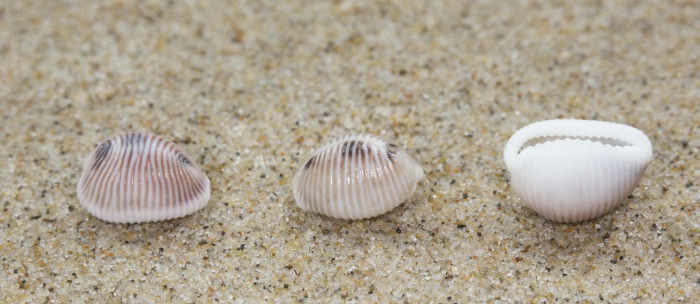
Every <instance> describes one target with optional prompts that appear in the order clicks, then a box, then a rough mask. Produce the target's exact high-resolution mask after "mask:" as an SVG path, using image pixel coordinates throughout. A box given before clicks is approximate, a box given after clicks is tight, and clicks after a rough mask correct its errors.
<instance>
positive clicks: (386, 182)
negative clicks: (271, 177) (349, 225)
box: [292, 134, 423, 219]
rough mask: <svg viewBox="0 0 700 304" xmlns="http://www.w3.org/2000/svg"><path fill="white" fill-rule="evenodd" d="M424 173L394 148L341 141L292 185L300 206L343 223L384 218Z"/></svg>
mask: <svg viewBox="0 0 700 304" xmlns="http://www.w3.org/2000/svg"><path fill="white" fill-rule="evenodd" d="M421 179H423V169H421V167H420V166H419V165H418V164H417V163H416V162H415V161H414V160H413V159H411V157H410V156H409V155H408V153H406V151H405V150H404V149H402V148H401V147H399V146H397V145H396V144H394V143H392V142H390V141H388V140H386V139H383V138H381V137H378V136H374V135H369V134H348V135H344V136H341V137H337V138H335V139H333V140H331V141H330V142H329V143H327V144H326V145H324V146H323V147H321V148H320V149H318V150H317V151H316V152H314V154H313V156H311V158H309V160H308V161H306V162H305V163H304V165H303V166H302V167H301V169H299V171H298V172H297V174H296V175H295V176H294V179H293V180H292V191H293V192H294V198H295V199H296V203H297V205H298V206H299V207H300V208H301V209H304V210H308V211H312V212H317V213H321V214H324V215H327V216H330V217H335V218H340V219H363V218H370V217H374V216H377V215H380V214H383V213H386V212H388V211H390V210H392V209H394V208H395V207H397V206H398V205H400V204H401V203H403V202H404V201H406V200H407V199H408V198H410V197H411V196H412V195H413V193H414V192H415V191H416V184H417V183H418V182H419V181H420V180H421Z"/></svg>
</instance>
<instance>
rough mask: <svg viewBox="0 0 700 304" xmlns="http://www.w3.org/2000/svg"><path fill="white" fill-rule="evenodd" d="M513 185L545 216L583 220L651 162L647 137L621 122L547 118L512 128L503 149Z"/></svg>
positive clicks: (615, 199) (603, 208) (620, 195)
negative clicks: (512, 130)
mask: <svg viewBox="0 0 700 304" xmlns="http://www.w3.org/2000/svg"><path fill="white" fill-rule="evenodd" d="M503 158H504V160H505V163H506V166H507V167H508V171H510V175H511V187H512V188H513V191H514V192H515V193H516V194H517V195H518V196H519V197H520V198H521V199H522V200H523V202H524V203H525V205H527V206H528V207H530V209H532V210H534V211H535V212H537V213H538V214H540V215H542V216H544V217H545V218H547V219H549V220H553V221H557V222H581V221H585V220H589V219H592V218H595V217H598V216H600V215H603V214H605V213H607V212H608V211H610V210H612V209H613V208H615V207H616V206H617V205H619V204H620V203H621V202H622V201H623V200H624V199H625V198H626V197H627V196H628V195H629V194H630V193H632V190H634V188H635V187H636V186H637V184H638V183H639V180H640V179H641V178H642V175H644V171H645V170H646V168H647V166H648V165H649V163H650V162H651V159H652V148H651V142H650V141H649V138H648V137H647V136H646V135H644V133H642V132H641V131H639V130H637V129H635V128H633V127H630V126H627V125H622V124H617V123H611V122H602V121H592V120H576V119H563V120H547V121H541V122H536V123H533V124H530V125H528V126H526V127H524V128H522V129H520V130H518V131H517V132H515V134H513V136H512V137H511V138H510V140H508V143H507V144H506V147H505V150H504V151H503Z"/></svg>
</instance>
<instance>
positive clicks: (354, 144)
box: [340, 140, 371, 157]
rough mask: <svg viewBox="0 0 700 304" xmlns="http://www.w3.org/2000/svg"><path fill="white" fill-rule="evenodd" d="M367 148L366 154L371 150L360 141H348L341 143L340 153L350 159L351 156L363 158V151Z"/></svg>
mask: <svg viewBox="0 0 700 304" xmlns="http://www.w3.org/2000/svg"><path fill="white" fill-rule="evenodd" d="M364 148H367V151H366V152H367V154H369V153H371V149H370V148H369V145H367V144H365V143H364V142H362V141H354V140H353V141H349V142H346V143H343V145H342V146H341V147H340V153H341V154H342V155H343V156H344V157H347V156H349V157H352V156H359V157H364V156H365V149H364Z"/></svg>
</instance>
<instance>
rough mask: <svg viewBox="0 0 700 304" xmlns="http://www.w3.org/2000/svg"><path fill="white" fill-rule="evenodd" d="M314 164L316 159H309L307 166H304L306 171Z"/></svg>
mask: <svg viewBox="0 0 700 304" xmlns="http://www.w3.org/2000/svg"><path fill="white" fill-rule="evenodd" d="M313 164H314V157H313V156H312V157H311V158H309V161H307V162H306V165H304V170H306V169H309V167H311V165H313Z"/></svg>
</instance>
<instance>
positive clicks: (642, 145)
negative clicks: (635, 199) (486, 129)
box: [503, 119, 652, 170]
mask: <svg viewBox="0 0 700 304" xmlns="http://www.w3.org/2000/svg"><path fill="white" fill-rule="evenodd" d="M559 137H562V138H571V139H575V140H591V141H598V142H601V143H603V144H605V142H617V143H623V144H621V145H619V146H617V145H611V146H613V147H616V148H639V149H642V150H644V152H646V159H647V162H649V161H651V157H652V144H651V141H650V140H649V138H648V137H647V136H646V135H645V134H644V133H642V132H641V131H639V130H638V129H636V128H634V127H631V126H628V125H623V124H618V123H613V122H603V121H596V120H580V119H553V120H545V121H539V122H535V123H532V124H529V125H527V126H525V127H523V128H521V129H520V130H518V131H517V132H515V133H514V134H513V135H512V136H511V137H510V139H509V140H508V142H507V143H506V146H505V149H504V150H503V160H504V161H505V163H506V167H508V170H510V169H511V168H512V165H513V163H514V162H515V160H516V158H517V156H518V154H519V153H520V152H521V151H522V150H524V149H526V148H527V147H529V146H526V144H527V143H528V142H530V141H533V140H535V141H536V140H537V139H542V138H544V139H546V138H554V139H555V140H556V139H558V138H559ZM592 139H593V140H592ZM596 139H598V140H596ZM548 141H550V140H545V141H543V142H542V143H544V142H548Z"/></svg>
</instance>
